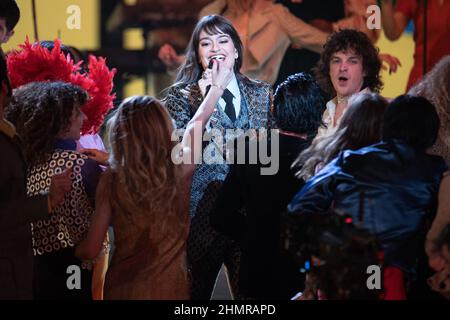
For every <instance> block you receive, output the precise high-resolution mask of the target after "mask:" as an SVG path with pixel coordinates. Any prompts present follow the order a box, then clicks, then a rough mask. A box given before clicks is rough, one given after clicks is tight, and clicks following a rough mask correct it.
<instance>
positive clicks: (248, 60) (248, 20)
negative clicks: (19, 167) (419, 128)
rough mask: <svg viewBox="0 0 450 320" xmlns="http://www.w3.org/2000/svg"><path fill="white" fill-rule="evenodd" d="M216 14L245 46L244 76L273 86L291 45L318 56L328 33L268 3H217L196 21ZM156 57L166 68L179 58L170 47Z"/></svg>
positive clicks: (251, 0) (229, 0) (230, 0)
mask: <svg viewBox="0 0 450 320" xmlns="http://www.w3.org/2000/svg"><path fill="white" fill-rule="evenodd" d="M211 14H219V15H222V16H224V17H225V18H227V19H228V20H230V21H231V22H232V24H233V26H234V27H235V28H236V30H238V33H239V36H240V38H241V39H242V43H243V46H244V61H243V64H242V69H241V70H240V71H241V72H242V73H243V74H245V75H246V76H248V77H250V78H255V79H258V80H262V81H265V82H268V83H270V84H274V83H275V81H276V79H277V75H278V70H279V68H280V65H281V61H282V60H283V57H284V54H285V52H286V50H287V49H288V47H289V46H290V45H291V44H295V45H297V46H299V47H305V48H306V49H310V50H312V51H315V52H319V53H320V52H321V50H322V46H323V44H324V43H325V42H326V39H327V36H328V34H327V33H324V32H322V31H320V30H319V29H316V28H315V27H313V26H311V25H309V24H307V23H305V22H303V21H302V20H300V19H299V18H297V17H295V16H294V15H293V14H292V13H290V12H289V10H288V9H287V8H286V7H284V6H283V5H281V4H275V3H273V2H272V1H271V0H249V1H240V0H216V1H213V2H212V3H210V4H209V5H207V6H206V7H204V8H203V9H202V11H201V12H200V14H199V17H200V18H201V17H203V16H207V15H211ZM159 57H160V58H161V60H162V61H163V62H164V63H165V64H166V65H167V66H170V65H177V64H179V63H180V58H179V56H178V58H176V57H177V55H176V52H175V51H174V50H173V48H172V49H171V48H170V46H163V47H162V48H161V50H160V52H159Z"/></svg>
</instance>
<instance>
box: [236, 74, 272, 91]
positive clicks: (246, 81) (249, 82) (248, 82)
mask: <svg viewBox="0 0 450 320" xmlns="http://www.w3.org/2000/svg"><path fill="white" fill-rule="evenodd" d="M237 78H238V81H240V82H241V83H242V85H245V86H249V87H254V88H260V89H266V90H272V85H270V84H269V83H267V82H265V81H262V80H258V79H251V78H249V77H247V76H245V75H243V74H241V75H239V76H238V77H237Z"/></svg>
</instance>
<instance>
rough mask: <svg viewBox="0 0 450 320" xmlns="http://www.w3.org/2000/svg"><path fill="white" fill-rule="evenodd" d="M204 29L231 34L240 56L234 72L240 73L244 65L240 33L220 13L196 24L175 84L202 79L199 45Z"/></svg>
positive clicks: (209, 31) (212, 32) (206, 17)
mask: <svg viewBox="0 0 450 320" xmlns="http://www.w3.org/2000/svg"><path fill="white" fill-rule="evenodd" d="M202 31H205V32H206V33H207V34H209V35H215V34H221V33H224V34H227V35H229V36H230V38H231V40H232V41H233V44H234V47H235V48H236V50H237V52H238V57H237V59H236V61H235V63H234V72H235V73H236V74H239V73H240V70H241V67H242V58H243V48H242V41H241V39H240V38H239V34H238V33H237V31H236V29H235V28H234V27H233V25H232V24H231V22H230V21H228V20H227V19H226V18H224V17H222V16H218V15H209V16H205V17H203V18H202V19H201V20H200V21H199V22H198V23H197V25H196V26H195V29H194V31H193V32H192V36H191V40H190V41H189V44H188V46H187V49H186V59H185V61H184V63H183V64H182V65H181V67H180V69H179V71H178V74H177V78H176V80H175V84H174V85H173V86H180V85H186V84H189V83H192V82H196V81H198V80H199V79H200V77H201V75H202V73H203V68H202V65H201V63H200V57H199V55H198V46H199V42H200V33H201V32H202Z"/></svg>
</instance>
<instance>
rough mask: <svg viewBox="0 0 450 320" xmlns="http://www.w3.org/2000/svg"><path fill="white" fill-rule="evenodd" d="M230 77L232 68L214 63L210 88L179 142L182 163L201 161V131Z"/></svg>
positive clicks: (217, 62)
mask: <svg viewBox="0 0 450 320" xmlns="http://www.w3.org/2000/svg"><path fill="white" fill-rule="evenodd" d="M232 76H233V71H232V66H227V65H226V64H225V62H221V61H214V64H213V68H212V72H211V80H210V81H211V82H210V83H211V87H210V89H209V91H208V93H207V94H206V96H205V98H204V99H203V102H202V103H201V105H200V107H199V108H198V109H197V111H196V112H195V114H194V116H193V117H192V119H191V120H190V121H189V122H188V124H187V126H186V131H185V132H184V135H183V140H182V141H181V145H182V147H183V161H184V163H188V164H195V163H198V162H199V160H200V159H201V152H202V136H203V130H204V128H205V126H206V124H207V123H208V120H209V118H210V117H211V115H212V113H213V112H214V108H215V106H216V104H217V102H218V101H219V99H220V97H221V96H222V94H223V91H224V89H225V88H226V87H227V85H228V83H229V82H230V81H231V78H232ZM200 81H204V80H203V79H201V80H200Z"/></svg>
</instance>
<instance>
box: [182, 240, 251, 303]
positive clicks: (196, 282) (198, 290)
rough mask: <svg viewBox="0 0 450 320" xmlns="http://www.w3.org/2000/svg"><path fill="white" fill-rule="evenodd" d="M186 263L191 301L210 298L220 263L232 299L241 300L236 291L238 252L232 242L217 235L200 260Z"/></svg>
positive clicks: (237, 248)
mask: <svg viewBox="0 0 450 320" xmlns="http://www.w3.org/2000/svg"><path fill="white" fill-rule="evenodd" d="M188 257H189V255H188ZM188 263H189V270H190V275H191V299H192V300H209V299H210V298H211V295H212V292H213V290H214V284H215V282H216V279H217V275H218V274H219V272H220V268H221V267H222V263H223V264H224V265H225V267H226V274H227V278H228V283H229V285H230V288H231V293H232V296H233V298H234V299H241V298H242V297H241V295H240V294H239V290H238V281H239V263H240V250H239V247H238V246H237V245H236V244H235V243H234V242H233V241H231V240H229V239H228V238H226V237H224V236H222V235H220V234H219V235H217V236H216V238H215V240H214V241H213V243H212V244H211V246H210V248H209V250H208V251H207V252H206V253H205V254H204V255H203V256H202V257H201V258H200V259H198V260H197V261H189V259H188Z"/></svg>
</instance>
